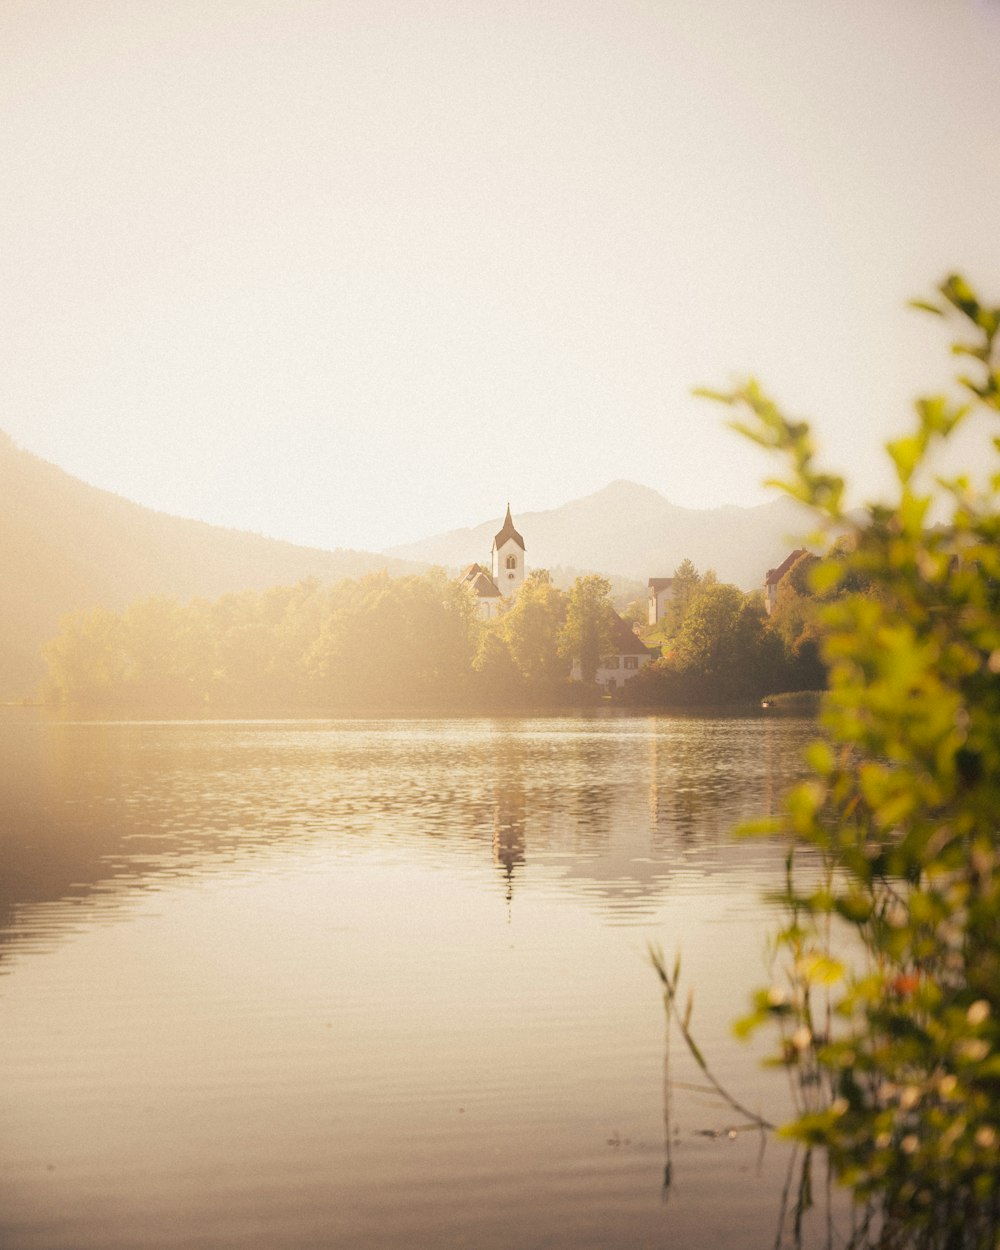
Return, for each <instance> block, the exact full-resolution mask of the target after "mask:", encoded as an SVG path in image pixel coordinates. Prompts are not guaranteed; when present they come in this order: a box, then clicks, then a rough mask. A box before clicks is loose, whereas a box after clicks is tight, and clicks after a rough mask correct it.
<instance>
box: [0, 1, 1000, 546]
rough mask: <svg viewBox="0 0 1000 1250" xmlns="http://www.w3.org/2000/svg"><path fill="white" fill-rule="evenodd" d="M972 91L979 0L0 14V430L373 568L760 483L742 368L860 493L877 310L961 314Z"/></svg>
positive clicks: (979, 45)
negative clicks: (442, 539)
mask: <svg viewBox="0 0 1000 1250" xmlns="http://www.w3.org/2000/svg"><path fill="white" fill-rule="evenodd" d="M998 84H1000V0H979V2H978V3H976V2H975V0H617V2H616V0H523V2H522V0H490V2H486V0H454V2H453V3H447V2H444V0H441V2H438V0H394V2H382V0H326V2H325V3H309V2H306V0H196V2H195V0H145V2H144V0H108V2H102V0H0V101H2V104H0V108H2V113H0V186H2V192H0V281H2V297H0V331H2V336H3V343H4V348H5V350H4V365H3V368H2V370H0V400H2V407H0V428H4V429H6V430H7V431H8V432H9V433H10V434H12V435H13V437H14V438H15V440H16V441H17V442H18V443H19V444H20V445H22V446H23V447H26V448H27V449H29V450H31V451H34V452H36V453H38V454H39V455H41V456H43V457H45V458H46V459H48V460H52V461H54V462H55V463H57V464H59V465H61V466H62V467H63V468H65V469H67V470H69V471H70V472H72V473H75V474H77V475H78V476H80V477H83V478H85V479H86V480H87V481H89V482H93V483H95V484H97V485H100V486H104V487H107V488H109V489H112V490H115V491H118V492H119V493H121V494H123V495H126V496H128V497H130V498H132V499H135V500H138V501H139V502H142V503H145V504H149V505H151V506H153V507H156V508H160V509H163V510H166V511H170V512H175V513H179V514H182V515H186V516H194V517H200V518H203V519H205V520H209V521H213V522H217V523H221V524H226V525H232V526H236V527H239V528H245V529H252V530H257V531H261V532H263V533H267V534H271V535H274V536H276V537H282V538H289V539H292V540H294V541H297V542H304V543H310V544H315V545H320V546H338V545H339V546H354V547H362V548H370V549H380V548H382V547H384V546H387V545H390V544H392V543H396V542H403V541H406V540H408V539H414V538H418V537H422V536H425V535H427V534H430V533H433V532H436V531H438V530H442V529H451V528H454V527H457V526H460V525H471V524H475V523H478V522H479V521H482V520H485V519H487V518H488V517H490V516H492V515H499V514H500V513H502V511H503V508H504V506H505V504H506V501H507V499H508V498H509V499H510V501H511V503H512V505H513V508H514V513H515V517H516V516H517V515H518V513H524V512H527V511H529V510H534V509H538V508H548V507H554V506H556V505H558V504H560V503H563V502H565V501H567V500H569V499H572V498H575V497H577V496H580V495H583V494H589V493H591V492H592V491H595V490H597V489H599V488H600V487H602V486H604V485H606V484H607V483H608V482H609V481H611V480H613V479H615V478H622V477H624V478H630V479H633V480H635V481H639V482H643V483H645V484H647V485H649V486H652V487H655V488H656V489H657V490H660V491H662V492H663V493H664V494H665V495H666V496H667V497H668V498H670V499H671V500H673V501H674V502H676V503H680V504H686V505H690V506H709V505H715V504H718V503H724V502H731V503H742V504H747V503H756V502H759V501H761V500H762V499H764V498H766V497H767V496H765V495H764V494H763V493H762V492H761V489H760V487H759V485H758V483H759V481H760V479H761V477H762V476H763V475H764V474H765V473H766V471H767V469H768V466H767V465H766V464H765V462H764V461H763V459H762V458H761V457H760V456H759V455H758V454H757V453H755V452H754V451H753V450H752V449H751V448H749V447H748V446H744V445H743V443H742V442H741V441H740V440H739V439H738V438H736V436H734V435H732V434H730V433H729V432H727V431H726V430H725V429H724V427H723V421H724V414H723V413H722V411H721V410H720V409H716V408H715V407H713V406H712V405H709V404H706V403H705V402H704V401H699V400H696V399H694V398H692V397H691V395H690V389H691V387H693V386H695V385H698V384H709V385H720V384H724V383H726V382H727V381H728V380H731V379H733V378H734V377H737V376H741V375H743V374H745V373H748V372H753V373H755V374H756V375H758V376H759V377H761V378H762V380H763V381H764V382H765V383H766V385H767V386H768V387H769V388H770V389H771V391H772V392H773V393H775V394H776V395H777V396H778V397H779V398H780V399H781V400H782V401H784V402H785V403H786V404H787V406H788V407H789V408H790V409H791V410H792V411H794V412H796V413H800V414H805V415H811V416H812V417H813V418H814V420H815V424H816V428H817V431H818V435H819V438H820V442H821V444H822V446H823V447H824V448H825V449H826V451H827V453H828V459H829V460H830V461H831V462H832V463H833V464H834V466H836V467H842V468H847V469H849V470H851V472H852V473H853V474H854V475H855V476H856V478H857V479H858V480H859V481H860V483H861V485H862V487H863V488H864V489H865V490H870V489H874V488H875V487H876V486H877V482H878V478H877V475H878V474H879V473H880V472H881V469H880V468H879V466H880V462H881V458H880V455H879V448H880V446H881V443H882V442H883V441H884V438H885V437H886V436H887V435H888V434H889V433H891V432H892V430H893V429H896V428H899V426H900V425H901V424H902V423H904V422H905V421H906V418H907V412H908V401H909V399H910V398H911V397H912V395H913V394H915V393H916V392H917V391H918V389H921V388H923V389H926V388H934V387H939V386H940V385H942V384H943V382H944V380H945V379H946V378H947V377H948V376H949V371H950V369H951V367H952V366H951V360H950V357H949V355H948V352H947V337H946V334H945V332H944V331H943V329H942V327H941V326H940V325H939V324H937V323H935V322H934V321H933V319H931V318H921V317H920V316H919V315H918V314H915V313H913V312H910V311H907V310H906V308H905V302H906V300H907V299H908V298H909V297H911V296H914V295H924V294H927V293H928V292H929V291H930V290H931V288H932V286H933V283H934V282H936V281H937V280H938V279H940V278H941V277H943V276H944V275H945V274H946V273H947V272H948V271H949V270H951V269H954V268H959V269H962V270H964V271H966V272H967V273H968V274H969V276H970V277H972V278H973V279H974V280H975V281H976V282H977V284H978V285H980V286H981V287H982V288H983V290H984V292H985V293H986V294H988V295H990V296H991V297H994V298H997V299H1000V229H998V206H1000V123H998V121H997V115H996V103H997V91H998ZM2 502H3V501H2V500H0V507H2Z"/></svg>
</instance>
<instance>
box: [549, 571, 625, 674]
mask: <svg viewBox="0 0 1000 1250" xmlns="http://www.w3.org/2000/svg"><path fill="white" fill-rule="evenodd" d="M610 595H611V583H610V582H609V581H608V579H607V578H606V577H599V576H598V575H597V574H596V573H589V574H587V575H586V576H584V577H578V578H577V579H576V581H575V582H574V583H573V585H572V587H571V588H570V592H569V597H568V599H567V601H566V621H565V624H564V625H563V628H562V631H561V633H560V635H559V649H560V652H561V654H562V656H563V657H564V658H565V659H566V660H577V661H578V662H579V665H580V674H581V677H582V679H583V681H584V683H585V684H587V685H592V684H593V682H594V680H595V679H596V677H597V669H598V667H599V665H600V660H601V656H602V655H606V654H607V653H608V652H609V651H610V650H611V649H612V647H613V645H614V638H615V625H616V623H617V621H616V617H615V610H614V608H613V607H612V606H611V598H610Z"/></svg>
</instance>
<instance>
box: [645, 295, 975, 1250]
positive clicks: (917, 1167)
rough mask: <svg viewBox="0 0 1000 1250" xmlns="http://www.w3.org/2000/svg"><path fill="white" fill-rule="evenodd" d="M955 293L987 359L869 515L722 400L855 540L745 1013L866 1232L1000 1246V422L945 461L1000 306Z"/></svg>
mask: <svg viewBox="0 0 1000 1250" xmlns="http://www.w3.org/2000/svg"><path fill="white" fill-rule="evenodd" d="M939 296H940V298H939V299H937V300H936V301H935V302H934V303H933V304H930V305H922V306H923V307H925V308H928V309H930V310H932V311H934V312H937V313H939V314H941V315H947V316H949V317H951V318H953V319H955V320H957V321H958V322H959V323H960V325H961V331H962V337H961V339H960V341H959V342H957V343H956V344H955V347H954V350H955V352H956V353H957V354H958V355H960V356H961V357H962V358H963V359H964V360H966V361H968V362H970V369H971V370H972V372H971V373H970V374H967V375H963V376H962V377H960V378H959V380H958V381H959V384H960V387H961V391H962V396H961V398H952V397H948V396H931V397H928V398H923V399H920V400H919V401H918V402H917V404H916V415H917V421H916V428H915V429H914V431H913V432H912V433H911V434H909V435H906V436H904V437H901V438H899V439H897V440H895V441H894V442H892V443H891V444H889V446H888V452H889V454H890V456H891V458H892V462H893V464H894V466H895V474H896V478H897V481H898V494H897V495H896V497H895V498H894V499H893V500H892V501H891V502H889V503H877V504H872V505H870V506H868V507H866V508H865V509H864V511H863V515H862V516H860V517H852V516H851V515H848V514H847V512H846V511H845V504H844V496H845V486H844V482H843V480H842V479H841V478H840V477H839V476H837V475H835V474H831V473H828V472H825V471H823V470H821V469H820V468H819V467H818V466H817V464H816V459H815V455H814V449H813V445H812V441H811V438H810V433H809V429H808V427H807V426H806V425H805V424H804V423H802V422H800V421H796V420H791V419H789V418H788V417H787V416H785V415H784V414H783V413H782V412H781V410H780V409H779V408H778V407H777V406H776V405H775V404H774V403H773V402H772V401H771V400H770V399H769V398H768V397H767V396H766V395H765V394H764V393H763V391H762V390H761V389H760V388H759V387H758V386H757V385H756V384H755V383H752V382H751V383H748V384H747V385H746V386H744V387H741V388H739V389H738V390H736V391H734V392H732V393H727V394H725V395H719V396H716V398H720V399H722V400H723V401H724V402H726V403H728V404H731V405H735V406H736V407H738V408H739V409H740V410H741V411H742V412H743V413H744V414H746V415H745V417H744V418H743V419H742V420H741V422H740V423H739V426H738V428H741V429H742V430H743V431H744V432H745V433H747V434H749V435H750V436H751V437H752V438H754V439H756V440H757V441H758V442H759V443H762V444H763V445H764V446H766V447H769V448H772V449H773V450H775V451H776V452H777V453H778V454H780V455H782V456H783V457H785V459H786V460H787V461H788V463H789V465H790V471H789V474H788V477H787V479H786V480H785V481H784V483H783V485H784V487H785V489H787V490H788V491H789V492H790V493H791V494H792V495H794V496H795V497H796V498H798V499H801V500H803V501H804V502H806V503H808V504H809V505H810V506H811V507H812V508H813V509H814V511H815V512H816V514H817V516H818V518H819V520H820V521H821V522H823V523H825V524H826V525H827V526H828V527H829V528H830V529H836V530H838V531H843V530H844V529H846V530H847V531H848V534H849V541H847V542H843V541H842V542H841V543H840V544H839V546H838V547H836V548H835V549H833V550H832V551H831V553H830V555H829V557H827V558H825V559H823V560H822V561H817V562H814V563H813V564H812V566H811V567H809V568H808V569H807V570H803V579H804V581H803V585H805V584H806V580H807V584H808V586H809V587H810V588H811V589H812V591H813V592H814V593H815V594H816V595H817V596H818V597H819V598H820V599H824V598H825V599H826V600H827V601H826V602H825V603H820V604H819V605H814V606H813V608H811V609H810V613H809V614H807V615H808V616H809V619H808V620H805V619H803V621H802V636H803V637H805V636H806V635H807V634H810V631H812V630H815V631H816V632H815V639H816V645H817V650H818V653H819V655H820V657H821V659H822V663H823V664H824V666H825V668H826V669H827V671H828V674H829V689H828V692H827V693H826V695H825V696H824V699H823V703H822V711H821V725H822V728H823V731H824V732H823V737H822V738H821V739H820V740H818V741H817V742H816V743H815V744H814V745H813V746H812V748H811V749H810V751H809V754H808V761H807V763H808V769H809V775H808V778H807V780H805V781H804V782H803V783H802V784H800V785H799V786H797V787H796V788H795V789H793V790H792V791H791V793H790V794H789V795H788V797H787V800H786V802H785V804H784V808H783V811H782V813H781V815H780V817H779V818H778V819H777V820H776V821H769V822H766V823H763V824H761V825H760V826H759V827H758V829H759V831H761V832H767V833H772V834H774V833H779V834H781V835H782V836H784V837H785V838H786V839H787V840H788V844H789V855H788V875H787V888H786V890H785V893H784V904H785V907H786V909H787V922H786V924H785V926H784V927H783V928H782V929H781V931H780V932H779V933H778V934H777V937H776V944H775V948H776V963H775V974H774V979H773V981H772V983H771V984H770V985H768V986H766V987H764V988H762V989H761V990H760V991H759V992H758V993H757V995H756V997H755V1000H754V1005H753V1011H752V1013H751V1015H750V1016H749V1018H748V1019H747V1020H745V1021H744V1022H743V1026H742V1027H743V1028H744V1029H750V1028H754V1027H759V1026H762V1025H767V1024H769V1023H770V1024H773V1025H774V1026H775V1028H776V1030H777V1047H776V1056H775V1058H776V1060H777V1062H778V1063H780V1064H783V1065H785V1066H786V1067H787V1068H788V1069H789V1071H790V1073H791V1074H792V1075H793V1076H794V1078H795V1081H794V1085H795V1088H796V1090H797V1094H798V1098H799V1114H798V1116H797V1118H796V1119H795V1121H794V1122H793V1123H792V1124H791V1125H790V1126H788V1128H787V1132H789V1133H790V1134H791V1135H793V1136H795V1137H797V1138H799V1139H800V1140H802V1141H803V1142H805V1143H807V1144H808V1146H810V1147H811V1148H814V1149H815V1148H821V1149H822V1150H823V1151H825V1153H826V1155H827V1157H828V1159H829V1161H830V1162H831V1164H832V1166H833V1168H834V1170H835V1172H836V1174H837V1175H838V1176H839V1178H840V1179H841V1180H842V1181H843V1182H844V1183H846V1184H847V1185H849V1186H851V1187H852V1188H853V1190H854V1192H855V1194H856V1196H857V1197H858V1199H859V1200H860V1202H861V1203H862V1206H861V1208H860V1210H861V1212H862V1213H863V1214H862V1216H861V1217H860V1218H859V1222H858V1226H857V1229H856V1231H855V1233H854V1235H853V1236H852V1238H851V1239H850V1241H849V1242H848V1244H850V1245H852V1246H857V1247H860V1246H878V1247H887V1248H888V1247H900V1248H902V1247H925V1248H927V1250H931V1248H934V1250H952V1248H962V1250H995V1247H996V1246H997V1244H998V1237H1000V1168H998V1165H997V1160H998V1158H1000V846H998V827H1000V457H998V455H997V453H998V452H1000V438H996V437H994V438H992V440H991V443H990V446H991V452H990V453H988V455H990V456H991V458H992V459H991V463H990V465H989V466H988V467H989V475H988V477H987V478H986V480H985V482H973V481H972V480H970V479H969V478H968V477H965V476H955V477H953V478H951V479H947V480H942V479H934V478H933V477H932V474H931V469H930V464H929V461H930V459H931V457H932V455H933V454H934V453H935V452H937V451H938V450H939V449H940V448H941V447H942V445H943V444H945V443H947V442H948V440H949V439H952V437H953V435H954V434H955V432H956V430H958V429H959V428H960V427H964V426H965V425H966V424H967V422H968V421H969V420H970V419H971V418H972V416H973V414H975V413H976V411H977V410H978V411H979V413H980V414H981V415H982V416H983V417H985V418H988V417H989V416H990V415H991V414H992V415H993V416H995V415H996V414H998V413H1000V370H998V359H997V357H998V351H997V338H998V334H1000V308H994V307H989V306H987V305H985V304H983V303H982V301H981V300H980V299H979V298H978V296H977V295H976V294H975V293H974V292H973V291H972V289H971V288H970V287H969V285H968V283H966V282H965V281H964V280H962V279H961V278H958V277H952V278H949V279H948V280H947V281H946V282H944V283H943V284H942V286H941V287H940V289H939ZM935 509H936V516H935V519H934V520H933V521H932V516H934V515H935V514H934V511H933V510H935ZM810 636H812V635H811V634H810ZM803 853H804V855H805V859H806V862H807V863H808V865H809V868H808V870H804V869H802V868H800V864H801V862H802V859H803ZM669 988H670V987H669V986H668V989H669Z"/></svg>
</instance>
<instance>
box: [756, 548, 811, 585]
mask: <svg viewBox="0 0 1000 1250" xmlns="http://www.w3.org/2000/svg"><path fill="white" fill-rule="evenodd" d="M805 554H806V549H805V547H796V548H795V550H794V551H793V552H792V553H791V555H787V556H785V558H784V560H782V562H781V563H780V564H779V565H778V567H777V568H776V569H768V570H767V576H766V577H765V578H764V585H765V586H776V585H777V584H778V582H780V581H781V579H782V578H783V577H784V576H785V574H786V573H787V572H788V570H789V569H790V568H791V567H792V565H793V564H794V563H795V562H796V560H798V559H799V557H800V556H804V555H805Z"/></svg>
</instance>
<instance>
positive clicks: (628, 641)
mask: <svg viewBox="0 0 1000 1250" xmlns="http://www.w3.org/2000/svg"><path fill="white" fill-rule="evenodd" d="M614 647H615V649H614V652H613V653H611V654H610V655H602V656H601V661H600V664H598V666H597V674H596V681H597V684H598V685H599V686H603V687H604V688H605V689H606V690H620V689H621V687H622V686H624V685H625V683H626V682H627V681H631V679H632V678H633V677H634V676H635V675H636V673H638V671H639V669H641V668H645V667H646V665H647V664H649V663H651V662H652V661H653V660H655V659H658V658H659V655H660V649H659V647H647V646H646V644H645V643H644V642H643V641H642V639H641V638H640V637H639V636H638V635H637V634H636V633H635V631H634V630H633V629H632V628H631V627H630V626H629V625H628V624H626V622H625V621H623V620H622V618H621V617H620V616H619V615H618V613H617V612H616V613H615V641H614ZM569 675H570V677H571V678H572V679H573V680H574V681H580V680H582V678H583V671H582V670H581V668H580V661H579V660H574V661H573V667H572V669H571V670H570V674H569Z"/></svg>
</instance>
